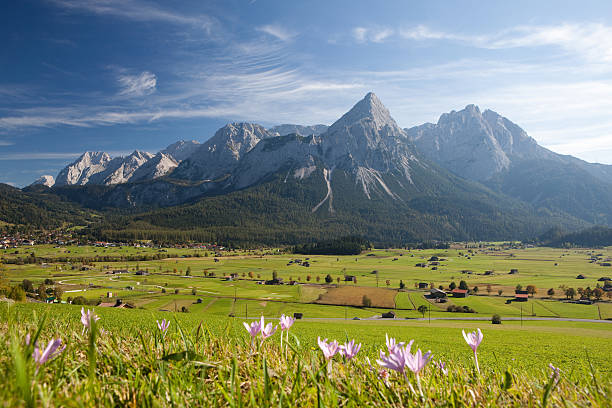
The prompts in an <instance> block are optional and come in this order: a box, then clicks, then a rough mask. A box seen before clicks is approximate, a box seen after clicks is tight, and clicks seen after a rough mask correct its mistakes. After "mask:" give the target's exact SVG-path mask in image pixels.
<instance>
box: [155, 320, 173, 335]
mask: <svg viewBox="0 0 612 408" xmlns="http://www.w3.org/2000/svg"><path fill="white" fill-rule="evenodd" d="M156 321H157V328H158V329H159V331H160V332H162V334H163V335H164V336H165V335H166V332H167V331H168V327H170V321H168V320H166V319H162V321H161V322H160V321H159V320H156Z"/></svg>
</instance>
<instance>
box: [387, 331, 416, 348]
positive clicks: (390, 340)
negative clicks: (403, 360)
mask: <svg viewBox="0 0 612 408" xmlns="http://www.w3.org/2000/svg"><path fill="white" fill-rule="evenodd" d="M385 338H386V343H387V350H388V351H389V353H391V352H393V350H395V348H396V347H404V346H405V345H406V343H404V342H403V341H402V342H399V343H397V342H396V341H395V338H393V337H391V338H389V335H388V334H385ZM413 341H414V340H411V341H410V345H409V346H408V350H410V347H411V346H412V342H413Z"/></svg>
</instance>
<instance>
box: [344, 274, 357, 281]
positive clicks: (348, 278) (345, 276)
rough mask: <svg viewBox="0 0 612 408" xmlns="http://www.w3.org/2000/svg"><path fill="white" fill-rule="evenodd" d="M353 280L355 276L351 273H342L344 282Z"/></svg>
mask: <svg viewBox="0 0 612 408" xmlns="http://www.w3.org/2000/svg"><path fill="white" fill-rule="evenodd" d="M354 280H355V276H353V275H344V281H345V282H353V281H354Z"/></svg>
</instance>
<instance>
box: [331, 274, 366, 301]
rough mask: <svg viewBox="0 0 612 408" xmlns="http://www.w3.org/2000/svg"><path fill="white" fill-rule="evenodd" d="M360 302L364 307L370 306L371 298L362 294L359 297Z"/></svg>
mask: <svg viewBox="0 0 612 408" xmlns="http://www.w3.org/2000/svg"><path fill="white" fill-rule="evenodd" d="M328 276H329V275H328ZM361 304H362V305H363V306H364V307H371V306H372V299H370V298H369V297H368V296H367V295H363V298H361Z"/></svg>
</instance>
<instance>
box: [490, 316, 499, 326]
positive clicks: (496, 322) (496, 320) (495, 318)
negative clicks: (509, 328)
mask: <svg viewBox="0 0 612 408" xmlns="http://www.w3.org/2000/svg"><path fill="white" fill-rule="evenodd" d="M491 323H492V324H501V316H500V315H498V314H494V315H493V317H491Z"/></svg>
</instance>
